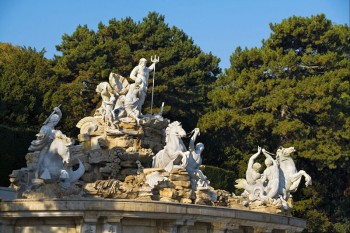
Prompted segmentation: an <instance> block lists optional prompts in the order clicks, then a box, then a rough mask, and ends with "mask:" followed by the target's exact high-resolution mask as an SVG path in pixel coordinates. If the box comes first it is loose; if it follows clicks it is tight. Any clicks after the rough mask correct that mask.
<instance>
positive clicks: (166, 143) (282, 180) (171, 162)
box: [0, 56, 311, 233]
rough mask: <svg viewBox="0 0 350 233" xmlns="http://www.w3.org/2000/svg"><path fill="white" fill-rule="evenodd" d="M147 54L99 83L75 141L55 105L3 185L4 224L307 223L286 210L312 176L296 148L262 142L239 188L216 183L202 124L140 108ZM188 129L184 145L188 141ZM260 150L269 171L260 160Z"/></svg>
mask: <svg viewBox="0 0 350 233" xmlns="http://www.w3.org/2000/svg"><path fill="white" fill-rule="evenodd" d="M151 61H152V64H151V66H149V67H147V60H146V59H144V58H142V59H140V62H139V65H137V66H136V67H135V68H134V69H133V70H132V72H131V73H130V78H129V80H132V82H131V83H129V81H128V79H127V78H125V77H122V76H121V75H118V74H115V73H111V74H110V75H109V78H108V81H106V82H102V83H100V84H99V85H97V87H96V92H97V93H98V94H99V95H100V96H101V99H102V103H101V106H99V108H97V110H96V112H95V114H94V116H87V117H85V118H83V119H81V120H80V121H79V122H78V123H77V127H78V128H79V129H80V134H79V135H78V141H79V142H77V143H74V140H72V139H71V138H69V137H67V136H66V135H65V134H63V133H62V132H61V131H60V130H56V129H55V126H56V125H57V124H58V123H59V121H60V119H61V117H62V112H61V110H60V108H59V106H58V107H56V108H54V110H53V112H52V114H51V115H50V116H49V117H48V119H47V120H46V121H45V122H44V123H43V126H42V127H41V129H40V131H39V133H38V134H37V138H36V139H35V140H33V141H32V143H31V145H30V147H29V150H28V151H29V152H28V154H27V155H26V157H25V158H26V161H27V167H25V168H21V169H19V170H14V171H13V172H12V174H11V175H10V181H11V186H10V190H13V195H12V196H11V195H8V196H7V197H5V196H4V195H3V194H4V191H2V192H1V191H0V197H1V198H2V200H1V202H0V209H1V212H0V233H17V232H23V233H26V232H28V233H29V232H66V233H73V232H74V233H86V232H89V233H107V232H110V233H112V232H114V233H116V232H118V233H119V232H123V233H128V232H133V233H134V232H208V233H209V232H236V233H243V232H275V233H279V232H281V233H282V232H300V231H302V230H303V229H304V228H305V224H306V222H305V221H304V220H302V219H297V218H294V217H292V216H291V215H290V209H291V195H290V193H291V192H294V191H296V189H297V187H298V185H299V183H300V180H301V177H302V176H305V180H306V185H310V184H311V178H310V176H309V175H308V174H307V173H306V172H304V171H299V172H298V171H297V170H296V167H295V165H294V162H293V160H292V158H291V157H290V155H291V153H292V152H294V148H293V147H291V148H280V149H278V150H277V153H276V157H275V159H274V158H273V157H272V154H271V153H269V152H267V151H266V150H264V149H262V148H260V147H259V148H258V152H257V153H256V154H254V155H253V156H252V157H251V158H250V160H249V164H248V169H247V173H246V178H245V179H238V180H237V181H236V182H237V184H236V188H238V189H244V192H243V193H242V195H240V196H236V195H235V194H231V193H229V192H227V191H224V190H215V189H214V188H213V187H212V186H211V184H210V181H209V180H208V178H207V177H206V176H205V174H204V172H203V171H202V167H203V166H202V154H203V152H204V151H205V150H204V145H203V144H202V143H196V139H197V137H198V136H199V135H200V129H199V128H195V129H194V130H193V131H192V132H190V133H189V134H187V133H186V132H185V130H184V129H183V128H182V126H181V123H180V122H178V121H173V122H170V120H168V119H166V118H164V117H163V116H162V110H161V111H160V112H159V113H154V114H152V113H151V114H143V113H142V107H143V104H144V101H145V98H146V93H147V87H148V82H149V75H150V73H151V72H152V71H153V84H154V72H155V66H156V64H157V63H158V62H159V57H156V56H155V57H152V58H151ZM152 91H153V90H152ZM152 107H153V93H152V103H151V109H152ZM187 135H189V137H190V142H189V145H188V146H187V145H185V144H184V142H183V140H182V138H183V137H185V136H187ZM261 152H262V153H263V154H264V155H265V157H266V160H265V163H266V169H265V171H264V172H263V174H260V173H259V172H260V171H259V169H260V167H261V165H260V164H258V163H254V160H255V159H256V158H257V157H258V156H259V155H260V154H261ZM204 154H205V153H204ZM204 156H205V155H204ZM7 191H9V190H7ZM10 196H11V197H10Z"/></svg>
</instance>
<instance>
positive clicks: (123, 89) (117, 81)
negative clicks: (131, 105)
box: [109, 73, 129, 95]
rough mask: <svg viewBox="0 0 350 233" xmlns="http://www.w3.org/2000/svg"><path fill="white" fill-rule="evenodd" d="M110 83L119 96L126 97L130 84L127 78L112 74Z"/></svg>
mask: <svg viewBox="0 0 350 233" xmlns="http://www.w3.org/2000/svg"><path fill="white" fill-rule="evenodd" d="M109 83H110V85H111V87H112V89H113V90H114V91H115V92H116V93H118V94H119V95H125V94H126V93H127V92H128V89H129V82H128V80H127V79H126V78H124V77H123V76H121V75H119V74H115V73H110V75H109Z"/></svg>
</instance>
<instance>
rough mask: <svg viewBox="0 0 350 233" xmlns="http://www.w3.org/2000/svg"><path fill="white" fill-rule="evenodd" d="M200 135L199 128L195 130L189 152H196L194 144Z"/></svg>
mask: <svg viewBox="0 0 350 233" xmlns="http://www.w3.org/2000/svg"><path fill="white" fill-rule="evenodd" d="M198 134H199V128H195V129H194V134H193V135H192V137H191V139H190V145H189V148H188V149H189V151H194V142H195V141H196V138H197V136H198Z"/></svg>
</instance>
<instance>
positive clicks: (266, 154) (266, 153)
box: [262, 149, 276, 165]
mask: <svg viewBox="0 0 350 233" xmlns="http://www.w3.org/2000/svg"><path fill="white" fill-rule="evenodd" d="M262 153H263V154H264V155H265V157H266V158H267V159H271V161H272V163H273V164H274V165H275V164H276V163H275V160H274V159H273V158H272V156H271V155H270V154H269V152H267V151H266V150H265V149H262Z"/></svg>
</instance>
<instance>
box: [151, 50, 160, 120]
mask: <svg viewBox="0 0 350 233" xmlns="http://www.w3.org/2000/svg"><path fill="white" fill-rule="evenodd" d="M151 62H153V63H154V67H153V84H152V99H151V114H152V112H153V95H154V77H155V75H156V63H157V62H159V56H158V57H157V56H156V55H155V56H154V58H153V56H151Z"/></svg>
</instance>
